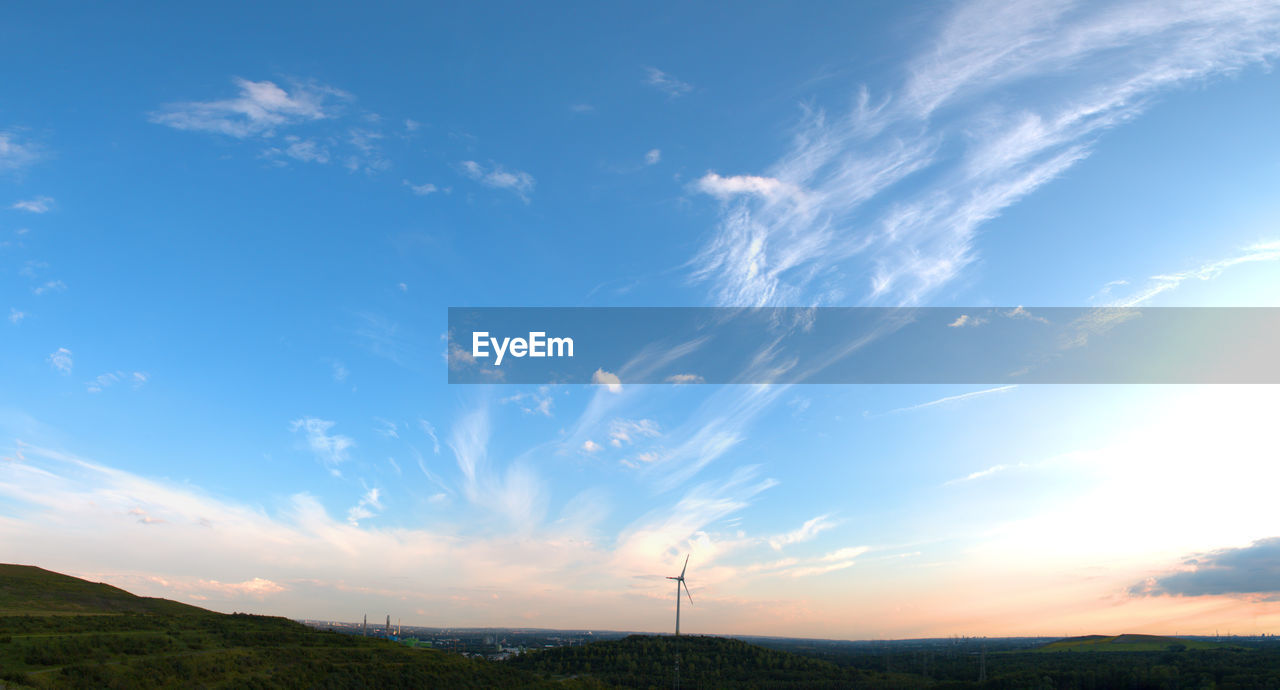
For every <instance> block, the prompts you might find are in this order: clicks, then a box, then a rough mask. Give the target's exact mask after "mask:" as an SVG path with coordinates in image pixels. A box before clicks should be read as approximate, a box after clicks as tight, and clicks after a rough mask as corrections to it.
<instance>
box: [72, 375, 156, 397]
mask: <svg viewBox="0 0 1280 690" xmlns="http://www.w3.org/2000/svg"><path fill="white" fill-rule="evenodd" d="M149 378H150V377H149V376H148V375H147V373H146V372H142V371H134V372H124V371H109V372H107V373H105V374H99V375H98V376H97V377H95V378H94V379H93V380H92V381H89V382H87V383H85V388H86V389H87V390H88V391H89V392H90V393H101V392H102V391H103V390H105V389H107V388H110V387H111V386H113V385H115V384H117V383H119V382H121V381H128V382H130V383H131V384H133V389H134V390H137V389H139V388H141V387H142V386H143V384H145V383H146V382H147V381H148V379H149Z"/></svg>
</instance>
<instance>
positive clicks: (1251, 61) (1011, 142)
mask: <svg viewBox="0 0 1280 690" xmlns="http://www.w3.org/2000/svg"><path fill="white" fill-rule="evenodd" d="M1278 37H1280V7H1277V6H1276V5H1274V4H1260V3H1254V2H1247V1H1245V0H1236V1H1229V2H1218V3H1198V2H1182V3H1174V4H1168V3H1159V2H1144V1H1135V2H1124V3H1099V4H1094V5H1078V4H1064V3H1055V2H1047V1H1031V2H1023V3H1012V4H1011V3H1004V2H995V1H994V0H979V1H974V2H965V3H961V4H959V5H957V6H955V7H954V9H952V10H951V11H950V12H949V13H948V15H947V16H946V17H945V18H944V19H943V21H942V22H941V24H940V25H939V27H938V29H937V31H936V33H935V34H934V35H933V36H932V37H930V38H929V39H927V40H926V41H925V42H924V43H923V45H922V46H921V47H920V48H919V49H918V51H917V54H916V56H915V57H914V58H913V59H912V60H910V61H909V63H908V65H907V67H906V68H905V70H904V74H903V77H902V80H901V83H900V85H899V87H898V88H897V89H894V90H891V91H889V92H888V93H886V94H885V95H884V96H882V97H880V98H878V99H873V97H872V95H871V94H870V93H869V92H866V91H863V92H862V93H861V95H860V97H859V98H858V100H857V104H856V105H855V106H854V108H853V109H852V110H851V111H850V112H848V113H845V114H841V115H840V116H835V117H829V116H828V115H827V113H825V112H823V111H821V110H816V109H815V110H809V111H807V112H806V114H805V117H804V118H803V122H802V123H801V125H800V127H799V128H798V131H797V134H796V136H795V138H794V141H793V144H792V147H791V149H790V151H788V152H787V153H786V154H785V155H784V156H782V157H781V158H780V159H779V160H778V161H777V162H776V163H775V164H774V165H772V166H770V168H768V169H767V170H766V171H764V172H762V173H759V174H752V175H741V176H735V177H728V178H719V180H720V181H717V180H716V178H712V180H711V184H712V186H713V188H718V187H724V186H725V185H724V183H723V182H722V181H723V180H725V179H729V180H734V179H740V180H741V181H740V182H739V183H737V184H736V185H734V186H730V188H729V190H732V189H735V188H737V189H740V190H741V191H740V192H738V196H737V197H736V198H735V199H734V200H733V201H732V203H728V204H726V206H725V208H724V209H723V210H722V212H721V217H720V221H719V224H718V227H717V228H716V230H715V231H714V232H713V233H712V234H711V236H710V237H709V238H708V239H707V241H706V243H705V244H704V246H703V250H702V251H701V252H700V253H699V254H698V255H697V256H696V257H695V259H694V261H693V263H692V268H693V272H692V277H693V279H694V280H695V281H699V282H705V283H706V284H708V285H709V286H710V291H711V294H712V296H713V297H714V298H715V299H716V301H717V302H719V303H721V304H726V305H769V304H811V303H823V302H827V303H831V302H839V301H849V300H854V301H857V302H862V303H885V302H888V303H899V304H915V303H920V302H921V301H923V300H924V299H925V298H926V297H927V296H928V295H930V294H932V293H933V291H935V290H937V289H938V288H939V287H941V286H942V285H945V284H947V283H948V282H950V281H951V280H952V279H954V278H955V277H956V276H957V275H958V274H959V273H960V271H961V270H963V269H964V267H966V266H967V265H969V264H970V263H971V262H972V261H973V260H974V258H975V257H976V249H975V245H974V239H975V231H976V229H977V228H978V227H979V226H980V225H982V224H983V223H985V222H986V221H988V220H990V219H992V218H994V217H996V216H998V215H999V214H1000V213H1001V212H1002V211H1003V210H1004V209H1006V208H1008V207H1009V206H1010V205H1012V204H1014V203H1016V202H1017V201H1018V200H1020V199H1022V198H1023V197H1025V196H1026V195H1027V194H1030V193H1031V192H1033V191H1035V190H1036V189H1037V188H1039V187H1040V186H1041V185H1043V184H1045V183H1047V182H1049V181H1050V180H1053V179H1054V178H1055V177H1057V176H1058V175H1060V174H1061V173H1062V172H1063V171H1065V170H1067V169H1069V168H1070V167H1071V166H1073V165H1074V164H1075V163H1077V162H1078V161H1080V160H1082V159H1084V158H1085V157H1087V156H1088V155H1089V153H1090V151H1091V150H1092V147H1093V145H1094V143H1095V142H1096V140H1097V138H1098V136H1099V135H1101V134H1102V133H1103V132H1105V131H1106V130H1108V129H1110V128H1113V127H1116V126H1118V125H1121V124H1123V123H1125V122H1128V121H1130V120H1132V119H1134V118H1136V117H1137V116H1139V115H1140V114H1141V113H1142V112H1143V111H1144V110H1145V109H1146V108H1147V107H1148V106H1149V105H1150V103H1151V101H1152V99H1153V98H1154V97H1156V96H1157V95H1159V94H1161V93H1163V92H1165V91H1168V90H1170V89H1174V88H1177V87H1180V86H1184V85H1186V84H1189V83H1194V82H1199V81H1202V80H1204V79H1207V78H1211V77H1214V76H1219V75H1223V74H1229V73H1232V72H1236V71H1238V70H1241V69H1243V68H1245V67H1248V66H1251V65H1258V64H1263V63H1265V62H1266V61H1268V60H1269V59H1271V58H1272V57H1273V56H1275V55H1276V54H1277V52H1280V41H1277V40H1276V39H1277V38H1278ZM1032 82H1034V83H1035V85H1036V87H1035V88H1034V89H1024V88H1022V87H1024V86H1026V85H1027V84H1028V83H1032ZM925 171H927V172H928V174H927V175H923V174H920V173H924V172H925ZM907 178H912V179H913V182H914V184H913V185H912V186H911V187H910V188H909V189H908V188H901V187H900V185H899V183H902V182H904V181H905V180H907ZM749 180H750V182H748V181H749ZM784 185H785V186H787V187H789V188H793V189H799V190H804V194H803V196H802V197H801V198H795V197H793V196H789V195H785V194H778V193H776V192H775V193H773V194H766V193H764V192H766V191H769V190H777V189H781V188H783V186H784ZM890 189H895V190H899V191H901V192H902V193H901V194H895V195H894V197H893V199H892V200H890V199H889V198H888V197H889V194H888V191H889V190H890ZM729 190H726V191H729ZM748 192H750V193H748ZM859 284H861V285H859Z"/></svg>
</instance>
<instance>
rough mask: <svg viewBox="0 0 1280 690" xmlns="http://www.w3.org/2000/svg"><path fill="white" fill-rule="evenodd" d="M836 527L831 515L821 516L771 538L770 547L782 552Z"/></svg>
mask: <svg viewBox="0 0 1280 690" xmlns="http://www.w3.org/2000/svg"><path fill="white" fill-rule="evenodd" d="M835 526H836V522H835V521H834V520H832V519H831V515H830V514H827V515H819V516H817V517H815V518H812V519H809V520H806V521H805V523H804V524H803V525H800V526H799V527H798V528H796V529H793V530H791V531H790V532H786V533H783V534H779V535H777V536H773V537H769V546H771V547H773V549H774V550H775V551H780V550H782V549H783V548H784V547H786V546H790V545H791V544H799V543H801V542H806V541H810V540H812V539H814V538H816V537H817V536H818V535H819V534H820V533H822V532H823V531H825V530H829V529H831V528H832V527H835Z"/></svg>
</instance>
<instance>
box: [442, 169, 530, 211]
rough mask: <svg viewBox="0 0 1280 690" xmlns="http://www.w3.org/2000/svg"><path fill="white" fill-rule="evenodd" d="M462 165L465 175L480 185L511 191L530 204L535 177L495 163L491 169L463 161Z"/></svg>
mask: <svg viewBox="0 0 1280 690" xmlns="http://www.w3.org/2000/svg"><path fill="white" fill-rule="evenodd" d="M460 165H461V166H462V172H463V174H464V175H466V176H467V177H469V178H471V179H473V180H475V181H477V182H479V183H480V184H483V185H485V186H486V187H493V188H495V189H507V190H510V191H511V192H513V193H515V195H516V196H518V197H520V199H521V200H523V201H524V202H525V203H528V202H529V195H530V194H532V193H533V187H534V184H535V180H534V179H533V176H532V175H530V174H529V173H527V172H523V171H520V170H516V171H514V172H511V171H507V170H506V169H504V168H503V167H502V166H501V165H498V164H497V163H494V164H493V167H491V168H486V167H484V166H483V165H480V164H479V163H477V162H475V161H462V163H461V164H460Z"/></svg>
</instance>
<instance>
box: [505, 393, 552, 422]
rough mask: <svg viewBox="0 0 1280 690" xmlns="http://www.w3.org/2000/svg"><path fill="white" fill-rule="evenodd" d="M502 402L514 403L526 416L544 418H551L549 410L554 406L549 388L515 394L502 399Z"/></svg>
mask: <svg viewBox="0 0 1280 690" xmlns="http://www.w3.org/2000/svg"><path fill="white" fill-rule="evenodd" d="M502 402H504V403H514V404H516V405H517V406H519V407H520V409H521V410H523V411H524V412H525V413H526V414H540V415H542V416H544V417H550V416H551V408H552V407H553V406H554V405H555V400H554V399H553V398H552V397H551V388H550V387H549V386H538V388H537V390H536V391H534V392H532V393H529V392H524V393H516V394H515V395H511V396H508V397H506V398H503V399H502Z"/></svg>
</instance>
